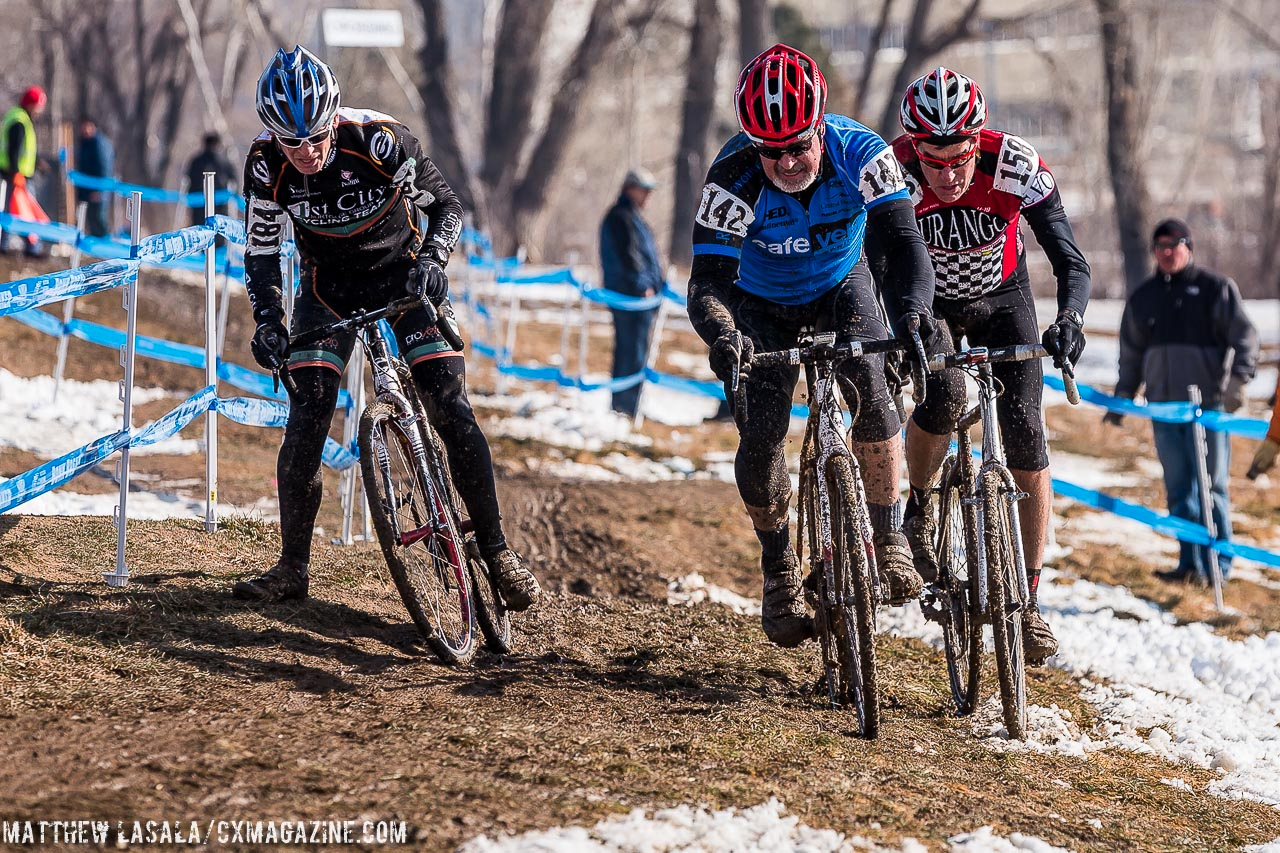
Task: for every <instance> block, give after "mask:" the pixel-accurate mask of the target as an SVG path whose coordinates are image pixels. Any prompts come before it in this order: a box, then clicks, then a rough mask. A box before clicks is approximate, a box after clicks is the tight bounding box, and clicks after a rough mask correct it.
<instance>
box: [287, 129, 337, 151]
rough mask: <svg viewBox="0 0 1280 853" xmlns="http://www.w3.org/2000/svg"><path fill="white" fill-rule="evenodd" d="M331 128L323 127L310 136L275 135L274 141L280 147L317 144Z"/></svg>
mask: <svg viewBox="0 0 1280 853" xmlns="http://www.w3.org/2000/svg"><path fill="white" fill-rule="evenodd" d="M331 129H332V128H325V129H324V130H322V131H320V132H319V133H313V134H311V135H310V136H277V137H276V142H279V143H280V147H281V148H301V147H302V146H303V145H313V146H315V145H319V144H320V143H322V142H324V141H325V139H327V138H328V137H329V132H330V130H331Z"/></svg>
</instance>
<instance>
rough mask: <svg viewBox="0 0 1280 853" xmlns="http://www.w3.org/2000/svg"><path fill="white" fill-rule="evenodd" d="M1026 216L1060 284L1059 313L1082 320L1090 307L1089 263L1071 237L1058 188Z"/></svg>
mask: <svg viewBox="0 0 1280 853" xmlns="http://www.w3.org/2000/svg"><path fill="white" fill-rule="evenodd" d="M1023 214H1024V215H1025V216H1026V218H1027V223H1028V224H1029V225H1030V226H1031V232H1032V233H1033V234H1035V235H1036V242H1038V243H1039V244H1040V248H1041V249H1044V253H1045V256H1046V257H1048V258H1049V265H1050V266H1052V267H1053V277H1054V278H1055V279H1057V280H1058V310H1059V311H1065V310H1068V309H1070V310H1072V311H1075V312H1076V313H1077V314H1079V315H1080V316H1081V317H1083V316H1084V309H1085V308H1086V307H1088V305H1089V262H1088V261H1086V260H1085V259H1084V254H1083V253H1082V252H1081V251H1080V247H1079V246H1077V245H1076V238H1075V235H1074V234H1073V233H1071V223H1070V222H1068V221H1067V212H1066V210H1064V209H1063V207H1062V196H1061V195H1059V194H1058V190H1057V189H1056V188H1055V189H1054V191H1053V192H1052V193H1050V194H1049V197H1048V198H1046V199H1045V200H1044V201H1042V202H1040V203H1039V204H1037V205H1035V206H1034V207H1029V208H1027V209H1026V210H1025V211H1023Z"/></svg>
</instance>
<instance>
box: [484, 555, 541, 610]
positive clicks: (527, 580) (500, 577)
mask: <svg viewBox="0 0 1280 853" xmlns="http://www.w3.org/2000/svg"><path fill="white" fill-rule="evenodd" d="M488 563H489V568H490V569H492V570H493V574H494V578H495V579H496V580H497V582H498V594H499V595H501V596H502V601H503V603H504V604H506V605H507V609H508V610H512V611H515V612H517V613H518V612H520V611H522V610H528V609H529V608H530V607H532V606H533V605H534V604H535V603H536V602H537V601H538V597H539V596H541V595H542V587H540V586H539V585H538V579H537V578H535V577H534V576H533V572H531V571H529V567H528V566H526V565H525V564H524V558H523V557H521V556H520V555H519V554H517V553H516V552H515V551H513V550H511V549H510V548H503V549H502V550H501V551H499V552H498V553H497V554H495V555H494V556H492V557H490V558H489V560H488Z"/></svg>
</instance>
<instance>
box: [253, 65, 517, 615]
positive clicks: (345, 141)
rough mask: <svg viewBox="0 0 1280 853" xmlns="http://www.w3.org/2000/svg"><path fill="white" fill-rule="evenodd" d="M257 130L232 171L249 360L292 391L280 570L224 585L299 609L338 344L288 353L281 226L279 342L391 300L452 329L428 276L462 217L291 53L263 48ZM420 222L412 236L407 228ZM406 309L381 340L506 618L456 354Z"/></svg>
mask: <svg viewBox="0 0 1280 853" xmlns="http://www.w3.org/2000/svg"><path fill="white" fill-rule="evenodd" d="M257 108H258V116H259V117H260V118H261V119H262V123H263V124H264V125H265V126H266V128H267V130H266V132H264V133H263V134H261V135H260V136H259V137H258V138H257V139H255V140H254V142H253V145H252V147H251V148H250V149H249V156H248V158H247V160H246V162H245V178H244V188H245V202H246V206H247V209H246V212H245V232H246V239H247V243H246V248H245V264H244V266H245V285H246V288H247V289H248V292H249V300H250V302H251V303H252V305H253V317H254V320H255V321H256V322H257V324H258V327H257V331H255V332H254V335H253V341H252V343H251V345H250V348H251V350H252V352H253V357H254V359H255V360H256V361H257V362H258V364H260V365H262V366H263V367H264V368H266V369H268V370H276V369H282V368H283V369H287V370H288V371H289V373H290V376H291V377H292V378H293V381H294V383H295V384H296V386H297V391H296V393H292V392H291V398H290V409H289V419H288V422H287V424H286V425H285V431H284V442H283V444H282V445H281V447H280V456H279V459H278V461H277V468H276V477H277V482H278V487H279V492H280V535H281V539H282V548H281V555H280V560H279V562H278V563H276V565H275V566H273V567H272V568H271V569H269V570H268V571H267V572H266V573H265V574H264V575H262V576H261V577H259V578H255V579H253V580H249V581H242V582H240V583H237V584H236V585H235V587H234V588H233V592H234V594H235V595H236V597H238V598H247V599H254V600H259V601H269V602H275V601H281V600H284V599H291V598H304V597H306V594H307V586H308V565H309V563H310V559H311V536H312V528H313V527H314V525H315V518H316V513H317V511H318V510H319V508H320V499H321V492H322V489H321V479H320V461H321V459H320V457H321V452H322V450H323V448H324V441H325V437H326V436H327V435H328V431H329V423H330V421H331V420H332V419H333V411H334V406H335V405H336V403H337V399H338V388H339V385H340V383H341V379H342V372H343V369H344V367H345V365H346V361H347V358H348V357H349V356H350V355H351V350H352V348H353V346H354V345H355V335H354V333H346V334H339V335H334V336H332V337H329V338H326V339H323V340H321V341H319V342H317V343H314V344H308V345H307V347H306V348H305V349H301V350H296V351H292V352H291V351H290V348H289V333H288V331H287V330H286V329H285V327H284V323H283V320H284V311H283V309H282V307H281V302H282V300H281V288H282V286H283V281H282V277H281V269H280V247H281V242H282V239H283V234H284V226H285V221H286V219H287V220H288V221H290V222H291V223H292V224H293V232H294V240H295V242H296V244H297V247H298V255H299V257H300V259H301V262H302V282H301V289H300V291H299V294H298V297H297V300H296V302H295V305H294V313H293V317H292V325H293V330H294V332H300V331H306V330H308V329H311V328H315V327H317V326H320V325H323V324H324V323H327V322H332V321H333V320H335V319H338V318H339V317H342V316H348V315H350V314H352V313H354V312H355V311H357V310H361V309H373V308H380V307H382V306H384V305H387V304H389V303H391V302H392V301H394V300H396V299H399V298H403V296H404V293H405V290H406V288H407V289H408V290H409V291H410V292H411V293H414V294H416V295H417V296H419V297H420V298H422V299H430V300H432V301H433V302H435V303H438V304H439V306H440V316H441V318H442V320H441V322H448V323H450V324H453V322H454V320H453V316H452V311H451V309H450V308H449V303H448V299H447V296H448V286H449V279H448V276H447V275H446V274H445V272H444V268H445V266H446V265H447V264H448V263H449V255H450V253H451V252H452V251H453V249H454V247H455V246H456V245H457V242H458V237H459V235H460V234H461V231H462V205H461V204H460V203H459V202H458V199H457V196H455V195H454V193H453V190H451V189H450V188H449V185H448V183H446V182H445V179H444V177H443V176H442V175H441V174H440V171H439V170H438V169H437V168H436V167H435V164H434V163H432V162H431V160H430V159H428V158H427V156H426V155H425V154H424V153H423V151H422V147H421V146H420V144H419V143H418V140H417V139H416V138H415V137H414V135H413V134H412V133H411V132H410V131H409V129H408V128H407V127H405V126H404V125H403V124H401V123H400V122H398V121H396V120H395V119H394V118H392V117H390V116H387V115H383V114H381V113H376V112H371V111H364V110H356V109H350V108H345V109H344V108H341V107H340V105H339V89H338V83H337V80H335V79H334V76H333V71H332V70H331V69H330V68H329V66H327V65H325V64H324V63H323V62H321V61H320V60H319V59H317V58H316V57H315V56H314V55H313V54H312V53H310V52H309V51H307V50H306V49H305V48H303V47H301V46H297V47H295V48H294V50H293V52H292V53H286V52H285V51H283V50H280V51H277V52H276V56H275V58H274V59H273V60H272V61H271V64H270V65H268V66H267V68H266V70H265V71H264V72H263V74H262V77H261V78H260V79H259V81H258V95H257ZM424 218H425V220H426V225H425V228H424V226H423V223H422V221H423V219H424ZM427 317H428V315H427V313H426V312H425V311H424V310H421V309H418V310H413V311H409V312H407V313H405V314H402V315H400V316H399V317H397V318H396V319H395V320H394V321H393V322H392V323H391V327H392V330H393V331H394V332H395V336H396V340H397V342H398V344H399V346H400V351H401V353H402V354H403V355H404V357H405V360H406V361H407V362H408V363H409V365H410V368H411V370H412V373H413V378H414V380H415V382H416V383H417V385H418V389H419V391H420V392H421V395H422V400H423V403H424V405H425V406H426V407H427V413H428V416H429V417H430V418H431V422H432V424H433V425H434V426H435V427H436V431H437V432H438V433H439V434H440V438H441V439H442V440H443V441H444V444H445V448H446V450H447V453H448V457H449V467H450V470H451V471H452V472H453V480H454V484H455V485H456V487H457V489H458V493H459V495H460V496H461V498H462V500H463V502H464V503H465V504H466V507H467V511H468V513H469V514H470V515H471V518H472V520H473V521H474V522H475V527H476V537H477V540H478V544H479V546H480V552H481V555H482V556H483V557H484V559H485V560H486V561H487V562H488V563H489V565H490V566H491V567H493V568H494V570H495V572H496V574H497V577H498V586H499V592H500V593H501V595H502V597H503V599H504V601H505V602H506V604H507V606H508V607H509V608H510V609H512V610H524V609H527V608H528V607H530V606H531V605H532V604H533V603H534V601H536V600H537V598H538V595H539V593H540V589H539V587H538V581H537V579H536V578H534V576H533V574H532V573H531V572H530V571H529V569H528V568H527V567H526V566H525V563H524V560H523V558H522V557H521V556H520V555H519V554H517V553H516V552H515V551H513V550H512V549H511V548H509V547H507V542H506V537H505V536H504V534H503V532H502V522H501V516H500V514H499V510H498V500H497V495H496V491H495V488H494V478H493V461H492V458H491V456H490V453H489V443H488V441H487V440H486V439H485V437H484V433H483V432H481V430H480V426H479V424H477V423H476V419H475V415H474V414H473V413H472V411H471V404H470V402H469V401H468V400H467V391H466V370H465V362H464V361H463V358H462V354H461V353H458V352H454V351H453V349H452V348H451V347H450V346H449V344H448V343H446V342H445V340H444V337H443V336H442V335H441V333H440V331H439V329H438V327H437V326H436V325H435V324H431V323H428V322H427Z"/></svg>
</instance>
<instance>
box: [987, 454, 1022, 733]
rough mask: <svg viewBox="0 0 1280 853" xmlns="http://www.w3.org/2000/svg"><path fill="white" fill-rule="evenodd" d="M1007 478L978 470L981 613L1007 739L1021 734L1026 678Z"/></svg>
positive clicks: (1004, 474)
mask: <svg viewBox="0 0 1280 853" xmlns="http://www.w3.org/2000/svg"><path fill="white" fill-rule="evenodd" d="M1012 483H1013V480H1012V477H1010V476H1009V473H1008V472H1007V471H1005V470H1004V469H1002V468H999V467H992V468H989V469H987V470H984V471H983V472H982V474H981V475H980V477H979V485H980V487H981V494H982V507H983V515H984V524H983V534H984V536H985V544H986V552H987V612H988V613H990V615H991V633H992V637H993V639H994V640H995V647H996V674H997V676H998V677H999V681H1000V704H1001V705H1002V707H1003V710H1004V725H1005V729H1007V730H1008V732H1009V737H1011V738H1014V739H1017V740H1021V739H1022V738H1024V737H1026V733H1027V675H1026V669H1025V664H1024V661H1023V653H1022V607H1023V602H1022V594H1021V587H1020V586H1019V583H1018V576H1017V571H1018V561H1017V559H1016V558H1015V556H1014V546H1013V537H1014V536H1019V535H1021V531H1019V530H1018V528H1017V525H1015V524H1014V523H1013V504H1012V502H1011V501H1010V500H1009V495H1010V493H1011V491H1012V488H1013V485H1012Z"/></svg>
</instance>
